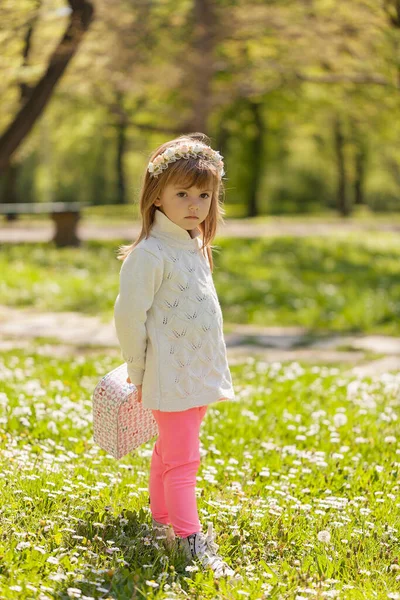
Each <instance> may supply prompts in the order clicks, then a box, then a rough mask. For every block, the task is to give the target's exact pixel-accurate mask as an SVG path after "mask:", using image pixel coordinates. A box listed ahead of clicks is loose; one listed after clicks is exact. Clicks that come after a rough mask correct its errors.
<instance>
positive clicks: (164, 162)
mask: <svg viewBox="0 0 400 600" xmlns="http://www.w3.org/2000/svg"><path fill="white" fill-rule="evenodd" d="M198 156H204V158H206V159H207V160H210V161H211V162H212V163H214V164H215V165H216V166H217V167H218V172H219V175H220V177H223V176H224V175H225V171H224V163H223V160H222V159H223V156H221V154H220V153H219V152H217V151H216V150H213V149H212V148H210V146H206V145H205V144H201V143H199V142H195V143H188V142H184V143H182V144H176V145H175V146H170V147H169V148H167V149H166V150H164V152H163V153H162V154H159V155H158V156H156V158H155V159H154V160H153V161H152V162H149V164H148V167H147V170H148V172H149V173H150V175H152V176H153V177H158V176H159V175H160V173H162V172H163V171H164V170H165V169H167V168H168V165H169V164H171V163H173V162H175V161H177V160H180V159H181V158H186V159H188V158H197V157H198Z"/></svg>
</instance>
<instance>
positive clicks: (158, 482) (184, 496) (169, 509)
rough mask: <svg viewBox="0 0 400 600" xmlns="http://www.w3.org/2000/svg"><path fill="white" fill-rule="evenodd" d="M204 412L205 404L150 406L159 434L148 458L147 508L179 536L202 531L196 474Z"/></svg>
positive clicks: (205, 410)
mask: <svg viewBox="0 0 400 600" xmlns="http://www.w3.org/2000/svg"><path fill="white" fill-rule="evenodd" d="M206 412H207V405H206V406H195V407H194V408H190V409H188V410H183V411H178V412H164V411H160V410H152V413H153V415H154V418H155V420H156V421H157V425H158V433H159V436H158V438H157V441H156V443H155V445H154V448H153V455H152V458H151V467H150V480H149V493H150V510H151V513H152V516H153V518H154V519H155V520H156V521H158V522H159V523H165V524H167V523H171V525H172V527H173V529H174V532H175V535H177V536H179V537H186V536H188V535H190V534H191V533H195V532H196V531H202V528H201V524H200V521H199V514H198V512H197V501H196V475H197V471H198V469H199V467H200V440H199V431H200V425H201V422H202V420H203V418H204V416H205V414H206Z"/></svg>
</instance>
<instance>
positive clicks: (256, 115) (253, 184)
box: [247, 100, 264, 217]
mask: <svg viewBox="0 0 400 600" xmlns="http://www.w3.org/2000/svg"><path fill="white" fill-rule="evenodd" d="M248 104H249V107H250V109H251V112H252V114H253V120H254V124H255V128H256V133H255V136H254V138H253V140H252V141H251V145H250V157H251V165H252V177H251V180H250V185H249V195H248V211H247V216H248V217H256V216H257V215H258V206H257V192H258V189H259V186H260V181H261V174H262V158H263V157H262V153H263V137H264V123H263V120H262V114H261V104H260V103H258V102H253V101H251V100H249V102H248Z"/></svg>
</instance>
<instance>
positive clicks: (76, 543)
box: [0, 233, 400, 600]
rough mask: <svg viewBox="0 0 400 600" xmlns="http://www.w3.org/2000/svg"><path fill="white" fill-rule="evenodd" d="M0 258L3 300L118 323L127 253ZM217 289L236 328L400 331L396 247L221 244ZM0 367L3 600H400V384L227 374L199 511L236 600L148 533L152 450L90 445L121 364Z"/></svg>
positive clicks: (11, 358) (345, 240)
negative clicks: (97, 411)
mask: <svg viewBox="0 0 400 600" xmlns="http://www.w3.org/2000/svg"><path fill="white" fill-rule="evenodd" d="M126 241H127V240H115V241H114V242H87V243H84V244H83V245H82V247H81V248H79V249H74V248H66V249H56V248H55V247H53V246H52V245H51V244H18V245H3V247H2V248H1V249H0V270H1V273H2V278H1V280H0V304H8V305H10V306H16V307H24V306H31V307H35V308H37V309H38V310H43V311H44V310H46V311H47V310H50V311H65V310H76V311H80V312H83V313H87V314H95V315H99V316H101V317H102V318H103V319H104V320H106V321H108V320H110V319H111V318H112V312H113V304H114V302H115V298H116V295H117V293H118V285H119V269H120V267H121V263H120V261H117V260H116V258H115V256H116V252H117V248H118V246H119V244H121V243H122V242H124V243H126ZM216 245H217V246H218V248H217V249H216V252H215V254H214V258H215V270H214V281H215V285H216V288H217V291H218V295H219V299H220V301H221V305H222V308H223V314H224V324H225V328H226V329H227V330H228V329H229V327H230V325H232V324H234V323H252V324H259V325H263V326H267V325H302V326H306V327H309V329H310V331H311V333H312V332H314V333H316V334H318V333H321V332H322V331H326V330H331V331H334V330H336V331H347V332H351V331H353V332H354V331H357V332H376V333H390V334H393V335H399V316H400V280H399V276H398V271H399V268H398V265H399V258H400V246H399V241H398V237H397V236H396V235H395V234H390V233H385V234H381V233H368V235H365V234H362V235H361V234H359V233H355V234H349V235H346V236H340V238H339V237H335V236H332V237H329V238H322V237H321V238H318V237H310V238H289V237H281V238H274V239H268V238H265V239H251V240H250V239H249V240H235V239H228V238H225V239H222V238H221V239H217V240H216ZM39 344H40V342H39V341H37V342H36V344H35V343H33V342H32V346H31V347H30V349H29V351H28V350H21V349H18V350H13V351H9V352H3V353H2V355H1V357H0V382H1V385H0V423H1V428H0V463H1V468H0V490H1V500H2V501H1V504H0V599H1V600H20V599H21V600H49V599H59V600H66V599H68V598H81V599H83V600H85V599H86V600H89V599H91V598H93V599H96V600H97V599H100V598H101V599H103V600H110V599H117V600H132V599H142V598H160V599H161V598H162V599H166V600H168V599H172V598H193V599H194V598H196V599H200V600H202V599H215V598H218V599H220V598H221V599H225V598H227V599H231V598H232V599H236V598H249V599H250V600H253V599H255V600H264V599H270V598H271V599H273V600H305V599H312V600H314V599H325V598H335V599H340V600H370V599H378V600H380V599H387V598H389V599H392V600H400V560H399V559H400V510H399V509H400V494H399V490H400V439H399V437H400V436H399V404H400V402H399V399H400V375H399V374H398V373H395V374H390V373H386V374H383V375H381V376H380V377H379V378H376V379H375V380H371V379H358V378H357V377H356V376H354V375H353V376H350V375H348V374H346V372H345V369H346V366H341V365H339V364H338V365H330V366H329V367H327V366H324V365H323V364H319V365H314V366H306V365H304V364H301V363H299V362H292V363H287V364H284V363H279V362H275V363H271V364H267V363H265V362H263V361H262V360H258V361H257V360H254V359H253V358H247V359H244V362H243V363H242V364H235V365H233V366H231V371H232V377H233V382H234V387H235V390H236V400H235V401H229V402H223V403H218V404H214V405H211V406H209V408H208V411H207V415H206V418H205V420H204V422H203V425H202V429H201V453H202V464H201V467H200V470H199V473H198V487H197V492H198V507H199V514H200V519H201V521H202V523H203V526H204V527H203V529H204V531H206V529H207V522H209V521H212V522H213V524H214V530H215V532H216V535H217V539H216V541H217V543H218V544H219V546H220V549H219V550H220V553H221V554H222V555H223V556H224V557H225V559H226V560H227V562H228V563H229V564H230V565H231V566H232V567H234V568H235V569H237V570H238V571H239V572H240V573H241V574H242V576H243V582H242V583H241V584H240V585H239V586H237V587H236V588H235V589H234V590H231V589H230V588H229V586H227V583H226V582H225V581H224V580H222V581H220V582H215V581H214V580H213V576H212V573H211V572H208V571H206V572H203V571H196V570H190V569H189V570H185V564H184V562H183V561H182V558H181V557H179V556H178V555H177V554H176V553H174V552H172V553H166V552H165V551H164V550H162V549H161V547H160V546H158V545H157V544H156V543H155V542H154V541H153V540H152V537H151V535H150V523H151V514H150V510H149V504H148V476H149V468H150V458H151V453H152V447H153V444H154V441H155V440H153V441H151V442H149V443H148V444H145V445H143V446H141V447H140V448H139V449H138V450H137V451H135V452H134V453H132V454H131V455H129V456H126V457H124V458H123V459H122V460H120V461H117V460H115V459H113V458H112V457H111V456H110V455H108V454H106V453H105V452H104V451H103V450H101V449H100V448H99V447H98V446H97V445H96V444H94V442H93V439H92V433H93V432H92V393H93V390H94V387H95V385H96V384H97V382H98V380H99V379H100V378H101V377H102V376H103V375H104V374H105V373H107V372H108V371H110V370H111V369H113V368H114V367H116V366H118V365H119V364H120V363H121V360H120V358H118V357H116V356H115V354H113V355H112V356H111V353H110V354H109V355H107V353H106V352H105V353H104V354H102V353H100V354H99V355H98V356H97V357H94V356H89V355H88V356H86V357H85V356H76V357H74V356H72V357H71V358H69V359H60V358H56V357H55V356H46V354H44V353H43V352H42V351H41V348H40V345H39Z"/></svg>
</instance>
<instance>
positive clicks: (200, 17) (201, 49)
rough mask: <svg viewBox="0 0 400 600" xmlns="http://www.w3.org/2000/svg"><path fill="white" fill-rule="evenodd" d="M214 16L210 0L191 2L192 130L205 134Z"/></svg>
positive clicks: (212, 70)
mask: <svg viewBox="0 0 400 600" xmlns="http://www.w3.org/2000/svg"><path fill="white" fill-rule="evenodd" d="M215 26H216V16H215V14H214V7H213V0H195V2H194V39H193V60H192V61H190V63H191V64H190V70H191V71H192V77H191V78H190V80H191V82H192V83H191V85H192V89H193V116H192V123H191V130H192V131H199V132H202V133H207V121H208V115H209V113H210V109H211V81H212V78H213V75H214V56H213V54H214V45H215V40H214V30H215Z"/></svg>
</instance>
